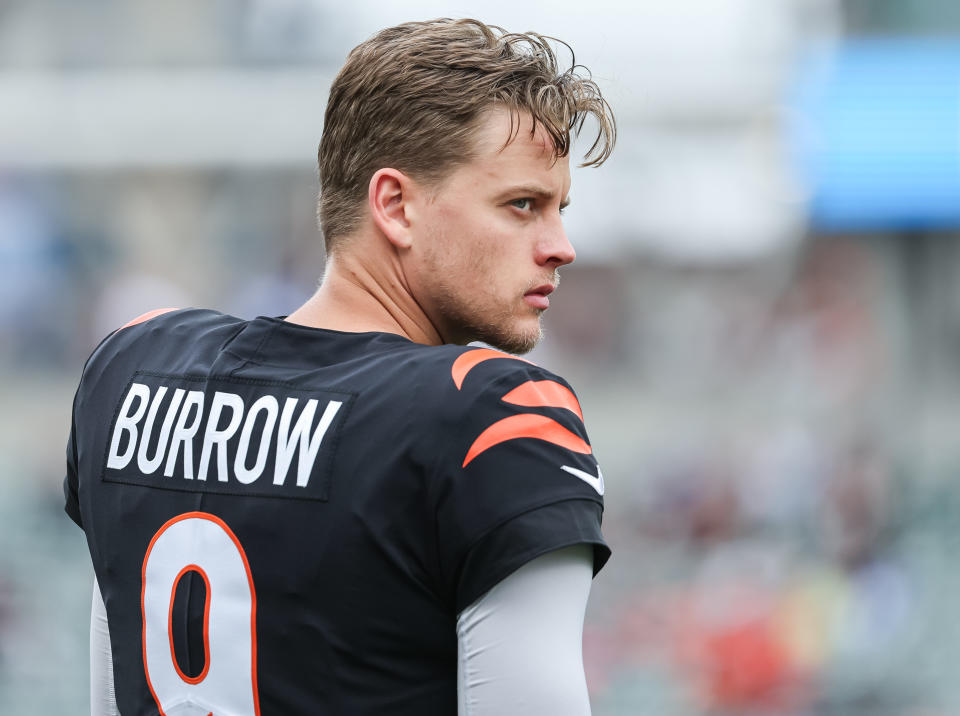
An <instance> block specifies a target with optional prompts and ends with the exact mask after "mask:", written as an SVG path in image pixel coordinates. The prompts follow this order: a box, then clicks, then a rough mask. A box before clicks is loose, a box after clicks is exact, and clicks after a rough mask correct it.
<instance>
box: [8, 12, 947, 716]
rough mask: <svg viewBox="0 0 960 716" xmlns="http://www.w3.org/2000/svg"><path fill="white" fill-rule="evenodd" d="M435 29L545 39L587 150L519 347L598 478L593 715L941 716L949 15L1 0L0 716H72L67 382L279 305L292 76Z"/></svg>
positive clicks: (314, 252) (298, 194) (308, 178)
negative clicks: (558, 387) (595, 108)
mask: <svg viewBox="0 0 960 716" xmlns="http://www.w3.org/2000/svg"><path fill="white" fill-rule="evenodd" d="M441 15H444V16H476V17H479V18H481V19H483V20H485V21H487V22H493V23H497V24H501V25H504V26H506V27H508V28H510V29H515V30H526V29H531V28H532V29H535V30H537V31H540V32H542V33H544V34H550V35H556V36H558V37H561V38H563V39H565V40H567V41H568V42H570V44H571V45H573V47H574V48H575V50H576V52H577V58H578V60H582V61H583V62H584V63H585V64H587V65H588V66H589V67H590V68H591V69H592V70H593V72H594V75H595V77H596V78H597V80H598V82H599V83H600V84H601V86H602V87H603V88H604V89H605V91H606V92H607V93H608V96H609V98H610V100H611V102H612V104H613V105H614V108H615V110H616V111H617V112H618V116H619V120H620V144H619V147H618V149H617V152H616V153H615V154H614V157H613V159H611V161H610V162H609V164H608V165H607V166H605V167H604V168H603V169H601V170H600V171H594V170H579V171H576V172H575V173H574V186H573V191H572V199H573V204H572V206H571V208H570V210H569V212H568V217H569V218H568V229H569V232H570V234H571V235H572V238H573V240H574V243H575V245H576V246H577V249H578V252H579V259H578V261H577V263H576V264H575V265H574V266H572V267H570V268H569V270H567V271H566V272H565V274H564V281H563V287H562V290H561V291H560V292H559V293H558V294H557V297H556V299H555V301H554V308H553V310H552V311H550V313H549V314H548V320H547V331H548V334H547V338H546V340H545V342H544V344H543V345H542V347H540V348H538V349H537V351H536V353H535V354H534V360H536V361H537V362H540V363H542V364H544V365H547V366H549V367H550V368H552V369H554V370H556V371H558V372H559V373H561V374H563V375H565V376H566V377H568V378H569V379H570V380H571V382H572V383H573V384H574V385H575V386H577V388H578V392H579V394H580V397H581V401H582V403H583V407H584V412H585V414H586V416H587V421H588V425H589V426H590V431H591V436H592V439H593V442H594V446H595V449H596V452H597V453H598V455H599V457H600V460H601V463H602V464H603V467H604V472H605V474H606V476H607V483H608V498H607V499H608V503H607V512H606V522H605V529H606V532H607V535H608V539H609V541H610V543H611V544H612V545H613V547H614V557H613V559H612V560H611V562H610V564H609V566H608V567H607V568H606V569H605V570H604V571H603V572H602V574H601V575H600V577H599V578H598V580H597V581H596V583H595V587H594V591H593V596H592V599H591V604H590V609H589V613H588V621H587V625H586V631H585V645H584V646H585V656H586V665H587V672H588V678H589V683H590V688H591V692H592V699H593V703H594V713H595V714H598V715H599V716H607V715H613V714H659V715H661V716H686V715H692V714H715V715H717V716H721V715H722V716H733V715H737V716H740V715H743V716H748V715H749V716H766V715H771V716H772V715H773V714H778V715H786V716H800V715H804V716H808V715H809V716H814V715H815V716H868V715H869V716H886V715H891V716H893V715H897V716H901V715H904V714H908V715H911V716H920V715H923V716H934V715H937V716H940V715H944V716H946V715H951V716H955V715H956V714H958V713H960V679H958V678H957V673H958V669H960V620H958V619H957V617H956V612H957V610H956V607H955V604H956V602H957V595H958V594H960V592H958V590H957V589H954V587H955V585H957V583H958V581H960V570H958V569H957V568H956V566H957V560H958V559H960V556H958V555H960V529H958V526H957V522H958V517H960V483H958V481H957V479H956V473H957V470H958V469H960V441H958V439H957V431H958V428H960V370H957V368H956V366H957V365H958V362H960V280H958V279H960V241H958V238H960V4H957V3H956V2H953V0H939V1H938V0H776V1H775V2H774V1H771V0H671V2H669V3H668V2H660V1H658V0H637V1H636V2H633V3H621V2H616V1H614V0H594V1H593V2H589V3H587V2H575V1H573V0H569V1H568V0H554V1H553V2H549V3H548V2H543V1H541V0H530V1H528V2H525V3H516V2H506V1H505V0H488V1H487V2H482V3H481V2H445V3H439V2H433V1H431V0H409V1H408V2H406V3H403V4H402V7H401V4H396V5H394V4H388V3H387V2H386V1H385V0H383V1H382V2H377V0H355V1H354V2H351V3H334V2H324V1H323V0H313V1H309V0H308V1H299V0H199V1H198V0H166V2H163V3H160V2H151V1H150V0H84V1H83V2H70V1H68V0H3V2H2V4H0V397H2V410H0V546H2V549H0V713H3V714H63V713H74V712H77V711H78V710H79V711H81V712H83V711H85V709H86V704H87V685H86V678H87V676H86V673H87V636H86V632H87V624H88V614H89V596H90V585H91V580H92V573H91V570H90V567H89V559H88V556H87V554H86V547H85V544H84V541H83V539H82V535H81V533H80V532H79V531H78V530H77V529H76V528H75V527H74V526H73V525H72V523H71V522H70V521H69V520H68V518H67V517H66V516H65V515H64V514H63V512H62V497H61V491H60V490H61V488H60V483H61V478H62V474H63V468H62V464H63V445H64V441H65V438H66V434H67V430H68V425H69V411H70V403H71V398H72V394H73V390H74V388H75V385H76V381H77V379H78V376H79V373H80V369H81V366H82V364H83V361H84V359H85V358H86V356H87V355H88V353H89V352H90V351H91V349H92V348H93V347H94V346H95V345H96V343H97V342H98V341H99V340H100V338H101V337H102V336H103V335H104V334H105V333H106V332H108V331H110V330H112V329H113V328H115V327H116V326H118V325H120V324H122V323H124V322H125V321H126V320H127V319H129V318H130V317H132V316H135V315H137V314H139V313H140V312H142V311H145V310H148V309H151V308H155V307H158V306H167V305H180V306H186V305H200V306H209V307H215V308H218V309H221V310H224V311H228V312H233V313H235V314H237V315H241V316H247V317H252V316H255V315H258V314H271V315H280V314H285V313H287V312H289V311H290V310H291V309H292V308H293V307H295V306H296V305H298V303H299V302H300V301H301V300H303V299H304V298H306V297H307V296H308V295H309V294H310V293H311V291H312V290H313V288H314V286H315V285H316V281H317V279H318V277H319V275H320V273H321V271H322V264H323V255H322V250H321V248H320V243H321V242H320V239H319V237H318V235H317V232H316V229H315V222H314V195H315V192H316V189H317V186H316V184H317V182H316V176H315V171H314V168H313V157H314V155H315V151H316V144H317V142H318V140H319V136H320V131H321V123H322V112H323V107H324V102H325V98H326V91H327V87H328V84H329V81H330V78H331V76H332V74H333V73H334V72H335V71H336V69H337V68H338V66H339V64H340V63H341V61H342V59H343V57H344V56H345V54H346V53H347V51H348V50H349V49H350V48H351V47H352V46H354V45H355V44H356V43H358V42H359V41H361V40H362V39H364V38H365V37H367V36H368V35H370V34H372V33H373V32H374V31H375V30H377V29H379V28H381V27H384V26H386V25H389V24H393V23H396V22H400V21H405V20H409V19H426V18H429V17H436V16H441Z"/></svg>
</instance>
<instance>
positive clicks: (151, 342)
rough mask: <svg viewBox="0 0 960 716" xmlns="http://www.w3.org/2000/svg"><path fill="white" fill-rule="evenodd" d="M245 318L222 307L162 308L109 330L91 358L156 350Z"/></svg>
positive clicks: (227, 328)
mask: <svg viewBox="0 0 960 716" xmlns="http://www.w3.org/2000/svg"><path fill="white" fill-rule="evenodd" d="M244 322H245V321H243V320H242V319H240V318H236V317H235V316H229V315H227V314H224V313H220V312H219V311H214V310H209V309H200V308H159V309H156V310H153V311H148V312H146V313H144V314H142V315H140V316H137V317H136V318H134V319H132V320H130V321H129V322H127V323H125V324H124V325H122V326H120V327H119V328H117V329H116V330H114V331H112V332H111V333H110V334H108V335H107V336H106V337H105V338H104V339H103V340H102V341H101V342H100V344H99V345H98V346H97V347H96V348H95V349H94V351H93V353H92V354H91V355H90V358H89V359H88V362H87V364H88V367H90V366H91V365H97V364H99V365H103V364H104V363H105V362H110V361H113V360H116V359H118V358H123V357H124V356H131V355H132V354H139V353H141V352H145V353H147V354H154V353H156V352H157V351H162V350H163V349H164V348H165V347H168V346H173V345H174V344H175V342H176V344H177V345H179V346H180V347H181V349H182V346H183V345H185V343H184V340H188V341H191V342H196V341H199V340H202V338H203V337H205V336H208V337H212V336H214V335H216V334H229V333H230V332H231V331H235V330H237V329H238V328H239V327H240V326H241V325H242V324H243V323H244Z"/></svg>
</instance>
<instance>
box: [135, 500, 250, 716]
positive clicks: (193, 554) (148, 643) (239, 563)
mask: <svg viewBox="0 0 960 716" xmlns="http://www.w3.org/2000/svg"><path fill="white" fill-rule="evenodd" d="M190 571H196V572H198V573H199V574H200V576H201V577H202V578H203V580H204V582H205V584H206V589H207V596H206V604H205V605H204V623H203V647H204V656H205V659H204V666H203V671H201V672H200V674H198V675H197V676H195V677H189V676H186V675H185V674H184V673H183V671H182V670H181V669H180V667H179V665H178V664H177V658H176V655H175V654H174V651H173V636H172V629H171V620H172V617H173V599H174V595H175V594H176V589H177V584H178V582H179V581H180V579H181V578H182V577H183V576H184V575H185V574H187V573H188V572H190ZM142 584H143V587H142V589H143V591H142V595H141V604H140V607H141V610H142V613H143V664H144V669H145V670H146V676H147V684H148V685H149V687H150V692H151V693H152V694H153V698H154V700H155V701H156V702H157V707H158V708H159V709H160V713H161V714H165V716H192V715H193V714H199V715H202V716H207V714H212V716H259V713H260V706H259V699H258V697H257V634H256V618H257V598H256V593H255V591H254V588H253V577H252V576H251V574H250V565H249V564H248V563H247V556H246V554H244V551H243V547H242V546H241V545H240V542H239V541H237V538H236V536H235V535H234V534H233V532H232V531H231V529H230V528H229V527H228V526H227V524H226V523H225V522H224V521H223V520H221V519H220V518H219V517H216V516H214V515H211V514H208V513H206V512H187V513H184V514H182V515H178V516H177V517H174V518H173V519H172V520H170V521H169V522H167V523H166V524H165V525H164V526H163V527H161V528H160V529H159V530H158V531H157V533H156V534H155V535H154V537H153V539H152V540H151V541H150V546H149V547H147V553H146V555H145V556H144V558H143V583H142Z"/></svg>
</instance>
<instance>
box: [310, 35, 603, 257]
mask: <svg viewBox="0 0 960 716" xmlns="http://www.w3.org/2000/svg"><path fill="white" fill-rule="evenodd" d="M549 39H551V38H544V37H542V36H540V35H537V34H534V33H526V34H519V33H516V34H514V33H507V32H506V31H505V30H503V29H502V28H500V27H496V26H488V25H485V24H484V23H482V22H479V21H477V20H450V19H442V20H433V21H430V22H411V23H405V24H403V25H398V26H396V27H391V28H388V29H386V30H382V31H381V32H379V33H377V34H376V35H374V36H373V37H372V38H370V39H369V40H367V41H366V42H364V43H362V44H360V45H358V46H357V47H356V48H354V50H353V51H352V52H351V53H350V55H349V56H348V58H347V61H346V63H345V64H344V66H343V68H342V69H341V70H340V73H339V75H337V78H336V79H335V80H334V82H333V86H332V87H331V89H330V99H329V102H328V104H327V109H326V114H325V118H324V128H323V138H322V140H321V142H320V150H319V155H318V163H319V169H320V185H321V195H320V202H319V211H318V214H319V218H320V226H321V229H322V231H323V234H324V238H325V241H326V244H327V250H328V251H331V252H332V251H336V250H337V249H338V248H339V246H340V244H341V243H342V242H343V240H344V239H345V237H347V236H348V235H349V234H351V233H353V232H354V231H355V230H356V229H357V228H358V227H359V226H360V224H361V222H362V219H363V217H364V214H365V207H366V200H367V192H368V184H369V181H370V179H371V177H372V176H373V174H374V173H375V172H376V171H377V170H378V169H380V168H382V167H393V168H395V169H398V170H400V171H402V172H405V173H406V174H407V175H409V176H411V177H414V178H415V179H417V181H419V182H421V183H425V184H432V185H436V184H438V183H439V182H440V181H442V180H443V179H444V178H446V176H447V175H448V174H449V173H450V172H451V171H452V170H453V169H454V168H455V167H456V166H458V165H461V164H463V163H465V162H468V161H469V160H470V159H471V158H472V157H473V156H474V153H475V139H476V136H477V131H478V123H479V122H480V121H481V120H482V117H483V115H484V114H485V113H487V112H489V111H490V110H491V109H493V108H494V107H502V108H506V109H508V110H511V115H512V117H513V120H512V122H511V129H512V130H513V131H512V136H513V135H515V133H516V132H517V131H519V129H520V121H519V120H520V117H521V114H524V113H526V114H528V115H529V116H530V117H532V118H533V125H532V127H533V128H537V127H539V128H542V129H543V130H544V131H545V132H546V133H547V135H548V136H549V138H550V140H551V142H552V146H553V150H552V151H553V152H554V155H555V156H556V157H557V158H562V157H566V156H567V155H568V154H569V151H570V144H571V133H576V132H578V131H579V130H580V128H581V127H582V125H583V122H584V120H585V119H586V117H587V116H588V115H592V116H593V117H594V118H595V119H596V120H597V123H598V133H597V138H596V141H595V142H594V143H593V146H592V147H591V148H590V150H589V151H588V153H587V156H586V157H585V163H584V166H589V165H599V164H602V163H603V162H604V161H605V160H606V159H607V157H608V156H609V155H610V152H611V151H612V150H613V144H614V140H615V134H616V130H615V125H614V120H613V115H612V113H611V112H610V108H609V106H608V105H607V103H606V101H605V100H604V99H603V97H602V96H601V94H600V91H599V89H598V88H597V86H596V84H594V83H593V82H592V81H591V80H590V79H589V77H582V76H580V75H579V74H577V68H578V66H577V65H575V64H572V65H571V67H570V68H568V69H565V70H564V69H561V68H560V66H559V64H558V62H557V57H556V54H555V53H554V51H553V49H552V48H551V46H550V44H549V43H548V40H549ZM571 61H572V57H571Z"/></svg>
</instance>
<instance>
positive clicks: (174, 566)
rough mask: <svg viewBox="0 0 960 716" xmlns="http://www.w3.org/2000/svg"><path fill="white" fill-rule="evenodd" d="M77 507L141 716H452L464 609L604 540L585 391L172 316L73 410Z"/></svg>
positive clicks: (273, 326)
mask: <svg viewBox="0 0 960 716" xmlns="http://www.w3.org/2000/svg"><path fill="white" fill-rule="evenodd" d="M64 488H65V492H66V510H67V512H68V514H69V515H70V516H71V517H72V518H73V519H74V520H75V521H76V522H77V524H78V525H80V526H81V527H82V528H83V530H84V532H85V533H86V536H87V541H88V544H89V549H90V554H91V557H92V559H93V565H94V570H95V572H96V575H97V578H98V580H99V583H100V589H101V592H102V594H103V598H104V603H105V606H106V611H107V616H108V621H109V627H110V640H111V645H112V651H113V664H114V676H115V690H116V697H117V704H118V706H119V709H120V711H121V713H123V714H124V716H132V715H134V714H157V713H158V712H159V713H167V714H177V713H202V714H207V713H213V714H214V716H224V715H227V714H230V715H237V716H239V715H247V714H262V715H263V716H274V715H276V716H281V715H282V716H291V715H296V714H309V715H311V716H314V715H316V714H416V715H417V716H422V715H423V714H444V713H446V714H452V713H455V712H456V703H457V702H456V669H457V665H456V664H457V641H456V618H457V614H458V613H459V611H461V610H462V609H463V608H464V607H466V606H468V605H469V604H470V603H471V602H473V601H475V600H476V599H477V598H479V597H480V596H482V595H483V594H484V592H486V591H487V590H488V589H490V588H491V587H492V586H493V585H495V584H496V583H497V582H498V581H500V580H501V579H503V578H504V577H506V576H507V575H509V574H510V573H511V572H513V571H514V570H516V569H517V568H519V567H520V566H522V565H523V564H524V563H526V562H527V561H529V560H531V559H533V558H535V557H537V556H539V555H541V554H544V553H546V552H549V551H552V550H556V549H558V548H561V547H565V546H568V545H572V544H578V543H589V544H592V545H593V546H594V570H595V571H597V570H599V569H600V567H601V566H602V565H603V563H604V562H605V561H606V559H607V557H608V555H609V550H608V549H607V547H606V545H605V544H604V542H603V538H602V535H601V532H600V519H601V512H602V509H603V498H602V494H603V482H602V476H601V474H600V471H599V467H598V465H597V462H596V460H595V459H594V456H593V454H592V450H591V447H590V443H589V440H588V439H587V435H586V432H585V429H584V425H583V419H582V415H581V413H580V406H579V404H578V402H577V399H576V397H575V396H574V394H573V392H572V390H571V389H570V386H569V385H567V383H565V382H564V381H563V380H562V379H561V378H558V377H557V376H555V375H553V374H551V373H549V372H548V371H546V370H543V369H542V368H539V367H537V366H535V365H532V364H530V363H528V362H526V361H523V360H521V359H516V358H513V357H511V356H508V355H507V354H504V353H500V352H498V351H493V350H489V349H484V348H469V347H463V346H424V345H420V344H416V343H413V342H411V341H409V340H407V339H406V338H403V337H401V336H398V335H393V334H387V333H342V332H338V331H330V330H322V329H314V328H308V327H304V326H299V325H295V324H291V323H288V322H285V321H283V320H281V319H275V318H257V319H255V320H253V321H244V320H240V319H238V318H234V317H231V316H226V315H223V314H220V313H216V312H213V311H204V310H183V311H173V312H168V313H165V314H163V315H159V316H157V317H153V318H152V319H150V320H146V321H144V322H140V323H136V324H134V325H130V326H128V327H125V328H123V329H121V330H119V331H117V332H115V333H114V334H112V335H111V336H110V337H109V338H107V339H106V340H105V341H104V342H103V343H102V344H101V345H100V347H99V348H98V349H97V350H96V351H95V352H94V354H93V355H92V356H91V358H90V360H89V361H88V362H87V365H86V367H85V369H84V374H83V378H82V380H81V383H80V387H79V388H78V391H77V395H76V398H75V401H74V410H73V425H72V430H71V434H70V440H69V444H68V448H67V477H66V480H65V483H64Z"/></svg>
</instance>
